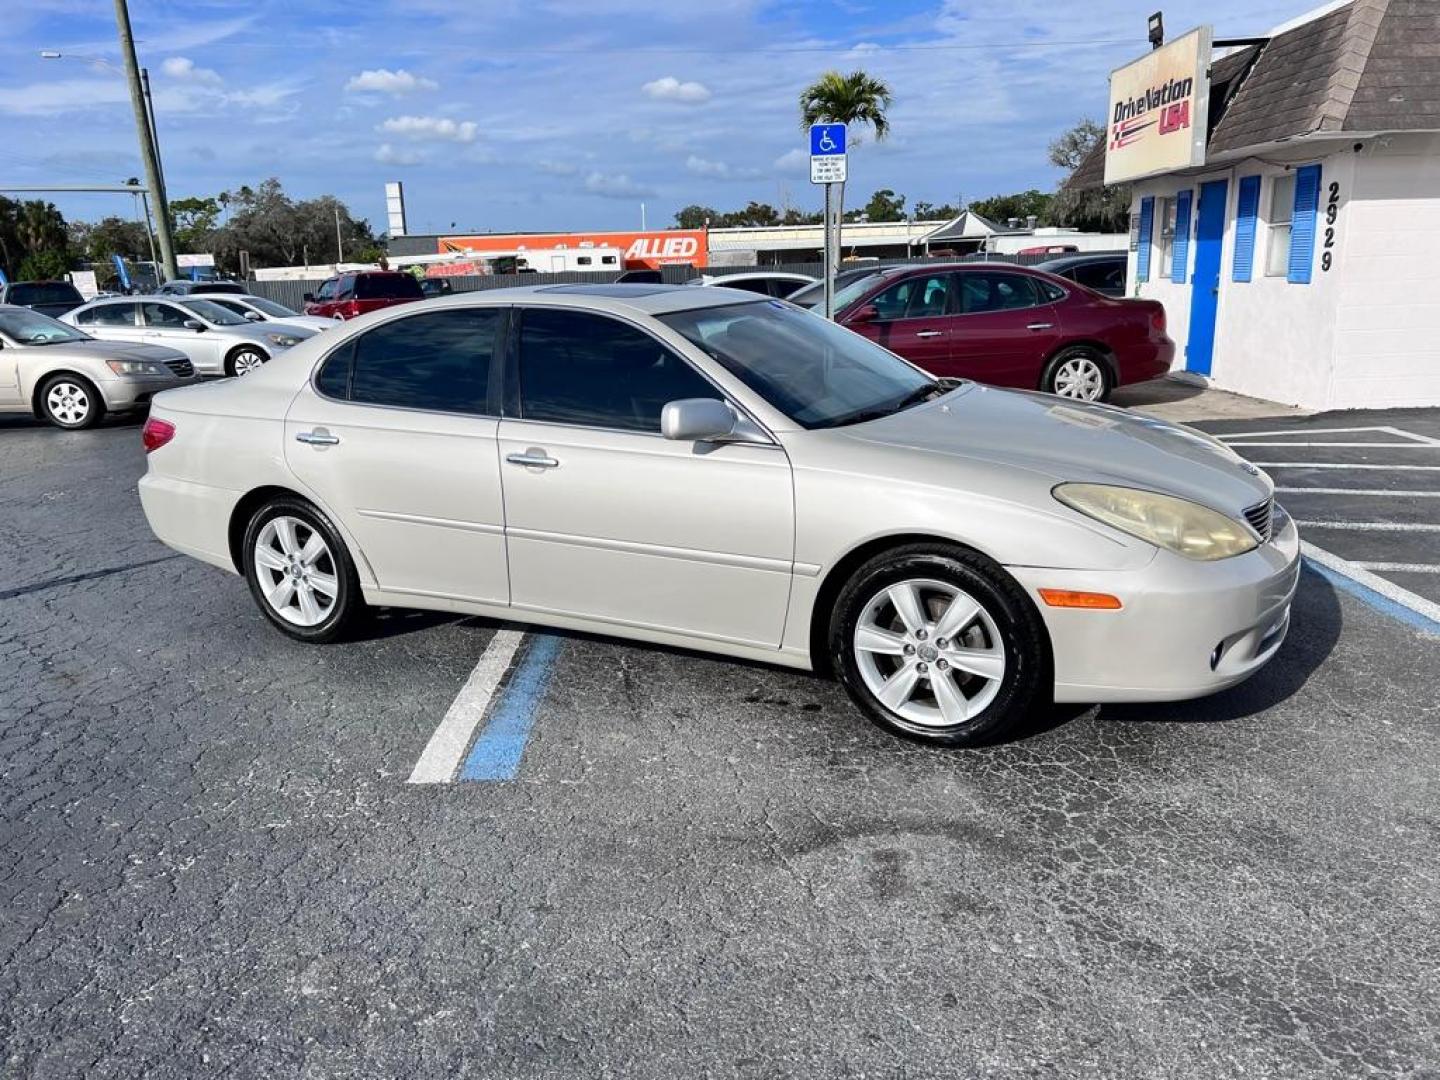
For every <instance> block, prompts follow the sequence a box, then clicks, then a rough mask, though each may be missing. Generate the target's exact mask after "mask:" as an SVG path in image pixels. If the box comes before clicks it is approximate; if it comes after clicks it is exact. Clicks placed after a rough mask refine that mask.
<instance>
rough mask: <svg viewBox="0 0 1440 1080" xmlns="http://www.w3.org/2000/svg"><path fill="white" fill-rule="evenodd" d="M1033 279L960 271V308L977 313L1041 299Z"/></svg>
mask: <svg viewBox="0 0 1440 1080" xmlns="http://www.w3.org/2000/svg"><path fill="white" fill-rule="evenodd" d="M1042 302H1043V301H1042V298H1041V295H1040V293H1039V292H1038V291H1037V290H1036V288H1035V282H1034V280H1033V279H1031V278H1028V277H1025V276H1024V275H1021V274H1002V273H992V272H989V271H973V272H972V271H967V272H966V273H963V274H961V275H960V311H961V312H962V313H963V314H966V315H979V314H982V313H984V312H987V311H1009V310H1012V309H1014V308H1027V307H1034V306H1035V305H1036V304H1039V303H1042Z"/></svg>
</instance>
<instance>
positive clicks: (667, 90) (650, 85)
mask: <svg viewBox="0 0 1440 1080" xmlns="http://www.w3.org/2000/svg"><path fill="white" fill-rule="evenodd" d="M640 89H641V90H642V91H644V93H645V96H646V97H649V98H654V99H655V100H656V101H678V102H679V103H680V104H682V105H699V104H700V103H701V102H702V101H709V100H710V88H709V87H708V86H706V85H705V84H704V83H698V82H681V81H680V80H679V79H677V78H675V76H673V75H666V76H665V77H664V78H663V79H656V80H655V81H654V82H647V83H646V84H645V85H644V86H642V87H641V88H640Z"/></svg>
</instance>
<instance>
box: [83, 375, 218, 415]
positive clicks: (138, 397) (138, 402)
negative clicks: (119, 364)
mask: <svg viewBox="0 0 1440 1080" xmlns="http://www.w3.org/2000/svg"><path fill="white" fill-rule="evenodd" d="M197 382H199V379H197V378H196V377H195V376H194V375H191V376H190V377H188V378H182V377H180V376H179V375H121V376H118V377H116V378H113V379H102V380H100V381H99V383H98V386H99V388H100V396H101V397H103V398H104V399H105V408H107V409H109V410H110V411H111V412H124V411H126V410H127V409H138V408H140V407H142V406H144V405H148V404H149V403H150V399H151V398H153V397H154V396H155V395H156V394H158V393H160V391H162V390H175V389H177V388H179V387H182V386H194V385H195V384H196V383H197Z"/></svg>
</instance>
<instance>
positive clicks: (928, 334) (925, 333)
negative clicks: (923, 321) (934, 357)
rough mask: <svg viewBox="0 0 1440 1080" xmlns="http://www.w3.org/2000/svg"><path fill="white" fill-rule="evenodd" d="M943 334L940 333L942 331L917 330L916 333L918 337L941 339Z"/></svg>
mask: <svg viewBox="0 0 1440 1080" xmlns="http://www.w3.org/2000/svg"><path fill="white" fill-rule="evenodd" d="M941 333H942V331H940V330H917V331H915V336H916V337H939V336H940V334H941Z"/></svg>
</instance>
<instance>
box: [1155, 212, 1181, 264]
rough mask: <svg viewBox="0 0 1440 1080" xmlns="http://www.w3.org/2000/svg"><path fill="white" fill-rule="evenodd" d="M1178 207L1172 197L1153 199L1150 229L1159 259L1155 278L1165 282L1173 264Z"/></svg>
mask: <svg viewBox="0 0 1440 1080" xmlns="http://www.w3.org/2000/svg"><path fill="white" fill-rule="evenodd" d="M1179 206H1180V200H1179V199H1177V198H1176V197H1175V196H1174V195H1157V196H1156V197H1155V223H1154V225H1153V227H1152V228H1153V230H1154V235H1155V246H1156V248H1157V249H1158V259H1159V265H1158V266H1157V267H1156V271H1157V272H1156V274H1155V276H1156V277H1160V278H1164V279H1165V280H1166V281H1169V280H1170V271H1171V268H1172V267H1173V266H1174V264H1175V224H1176V217H1177V215H1178V213H1179Z"/></svg>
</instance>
